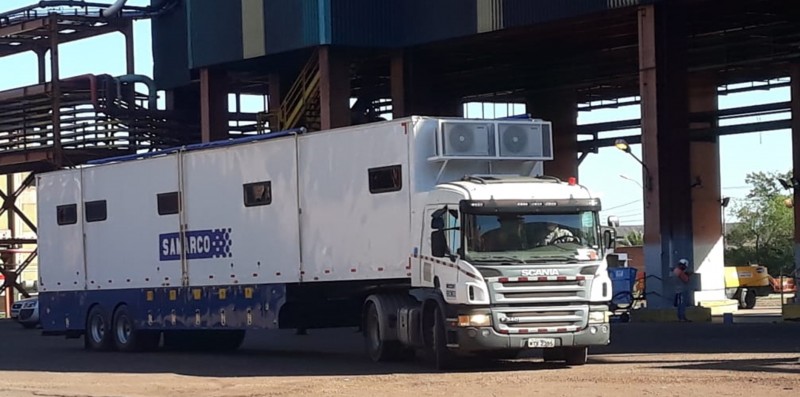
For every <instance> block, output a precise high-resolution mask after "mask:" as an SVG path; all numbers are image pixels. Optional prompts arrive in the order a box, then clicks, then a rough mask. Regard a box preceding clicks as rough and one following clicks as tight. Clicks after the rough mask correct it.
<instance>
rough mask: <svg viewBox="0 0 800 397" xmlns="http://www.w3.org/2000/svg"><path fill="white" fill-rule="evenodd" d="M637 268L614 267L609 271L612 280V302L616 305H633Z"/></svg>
mask: <svg viewBox="0 0 800 397" xmlns="http://www.w3.org/2000/svg"><path fill="white" fill-rule="evenodd" d="M636 271H637V270H636V268H633V267H612V268H609V269H608V276H609V277H610V278H611V296H612V298H611V302H612V303H613V304H615V305H629V304H631V303H633V287H634V285H636Z"/></svg>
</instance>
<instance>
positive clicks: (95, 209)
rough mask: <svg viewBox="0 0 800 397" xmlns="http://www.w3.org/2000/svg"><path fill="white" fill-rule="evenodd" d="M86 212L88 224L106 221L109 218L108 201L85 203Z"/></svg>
mask: <svg viewBox="0 0 800 397" xmlns="http://www.w3.org/2000/svg"><path fill="white" fill-rule="evenodd" d="M84 212H85V213H86V222H100V221H104V220H106V218H107V217H108V213H107V211H106V201H105V200H98V201H87V202H86V203H84Z"/></svg>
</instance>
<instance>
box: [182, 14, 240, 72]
mask: <svg viewBox="0 0 800 397" xmlns="http://www.w3.org/2000/svg"><path fill="white" fill-rule="evenodd" d="M187 11H188V15H189V16H188V18H189V67H190V68H199V67H204V66H210V65H217V64H220V63H225V62H231V61H238V60H240V59H242V2H241V1H239V0H235V1H230V0H228V1H219V0H188V1H187Z"/></svg>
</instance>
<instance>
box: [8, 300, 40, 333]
mask: <svg viewBox="0 0 800 397" xmlns="http://www.w3.org/2000/svg"><path fill="white" fill-rule="evenodd" d="M11 318H12V319H14V320H15V321H16V322H18V323H20V324H21V325H22V326H23V327H25V328H35V327H37V326H38V325H39V297H38V296H33V297H30V298H26V299H21V300H18V301H16V302H14V304H13V305H12V306H11Z"/></svg>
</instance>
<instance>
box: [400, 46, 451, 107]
mask: <svg viewBox="0 0 800 397" xmlns="http://www.w3.org/2000/svg"><path fill="white" fill-rule="evenodd" d="M429 69H430V67H429V65H428V64H426V63H425V61H424V60H421V59H418V58H417V59H415V57H414V56H413V55H412V54H410V53H409V52H408V51H405V52H403V51H397V52H395V53H393V54H392V58H391V65H390V70H391V91H392V116H393V117H394V118H400V117H406V116H412V115H415V116H432V117H438V116H442V117H462V116H463V115H464V104H463V102H462V100H461V98H453V97H446V96H444V95H442V93H443V92H444V91H443V90H440V89H439V88H438V87H437V77H436V76H434V75H433V74H431V72H430V70H429Z"/></svg>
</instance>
